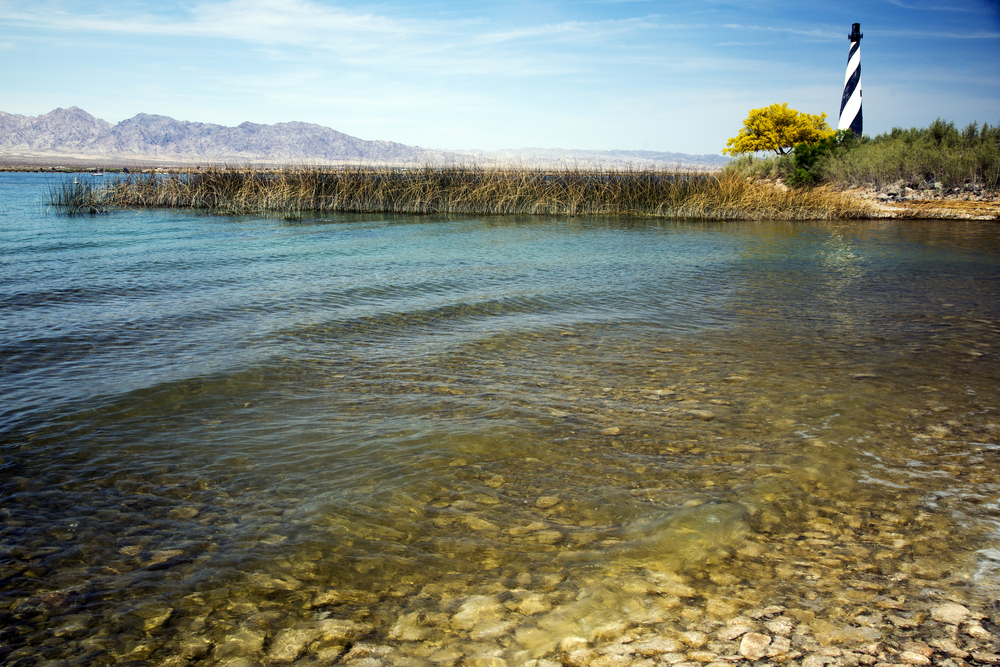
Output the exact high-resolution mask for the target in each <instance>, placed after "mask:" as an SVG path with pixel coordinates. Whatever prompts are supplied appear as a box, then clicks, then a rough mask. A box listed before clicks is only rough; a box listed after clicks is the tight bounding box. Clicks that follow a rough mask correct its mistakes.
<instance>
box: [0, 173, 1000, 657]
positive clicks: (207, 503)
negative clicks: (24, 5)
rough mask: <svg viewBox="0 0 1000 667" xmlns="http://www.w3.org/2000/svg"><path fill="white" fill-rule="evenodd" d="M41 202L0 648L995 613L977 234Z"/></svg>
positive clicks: (991, 238)
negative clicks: (907, 609)
mask: <svg viewBox="0 0 1000 667" xmlns="http://www.w3.org/2000/svg"><path fill="white" fill-rule="evenodd" d="M52 178H53V177H51V176H42V175H36V174H27V175H18V174H0V393H2V399H0V661H7V662H8V663H9V664H35V663H33V662H31V661H34V660H38V661H44V660H67V661H69V662H70V663H71V664H99V663H101V664H103V663H111V664H113V663H125V662H130V661H140V662H141V661H149V662H150V664H153V663H157V661H161V660H165V659H168V658H171V659H177V658H178V656H182V657H183V660H191V661H192V664H214V662H216V661H224V660H225V659H232V656H249V657H250V658H253V659H265V660H266V659H268V656H270V658H269V659H271V660H272V661H274V662H280V661H281V660H284V658H283V657H280V656H278V653H277V651H279V648H280V647H279V644H280V641H279V638H281V637H284V636H286V635H282V634H281V633H282V632H286V633H288V632H289V631H292V630H295V629H296V628H299V629H301V628H313V627H315V623H317V622H320V621H330V620H331V619H333V620H338V619H339V620H344V621H352V622H354V623H356V624H358V625H357V627H358V628H361V630H359V631H357V632H355V635H357V636H354V635H352V636H350V637H347V636H346V635H345V636H337V637H333V638H330V637H327V639H325V640H324V639H322V638H320V639H316V638H315V637H314V638H313V639H312V640H310V641H312V643H307V644H303V646H302V647H300V649H298V650H297V652H296V650H292V649H290V650H291V654H294V655H293V659H294V658H297V659H299V660H313V659H317V660H318V659H321V658H322V656H324V655H326V656H328V657H329V656H331V655H334V656H336V655H341V654H342V653H344V652H345V651H347V650H349V649H350V646H351V645H352V642H357V641H361V639H363V640H364V641H366V642H369V643H371V644H374V645H384V646H388V647H391V648H392V650H394V651H396V652H397V653H396V655H397V657H398V656H406V657H407V659H413V660H416V659H423V660H425V661H429V662H430V663H434V664H464V663H461V660H463V659H465V660H466V661H467V662H468V661H471V660H472V658H470V657H469V656H470V655H471V653H469V652H470V651H471V652H474V653H475V654H476V655H479V656H483V655H487V656H493V657H492V658H490V659H494V658H495V659H496V660H507V661H510V664H516V663H518V661H521V662H523V661H524V660H526V659H527V658H539V657H541V658H544V657H546V656H548V657H551V656H554V655H557V654H558V648H557V645H558V643H559V642H560V641H562V640H563V639H564V638H565V637H567V636H582V637H584V639H587V640H589V641H592V642H598V641H601V640H602V638H606V637H608V636H611V635H614V634H615V633H618V635H619V636H620V635H621V634H623V633H625V632H629V631H633V630H634V629H635V628H642V629H643V631H649V632H657V633H661V634H670V633H671V632H680V631H683V630H686V629H690V628H692V627H701V626H704V624H705V623H706V622H709V623H710V622H711V620H712V619H716V620H722V621H724V620H725V618H726V617H727V616H734V615H736V614H738V613H744V612H745V611H747V610H749V609H751V608H753V607H755V606H761V605H767V604H782V605H785V606H787V607H789V608H790V609H795V608H807V609H809V610H811V613H812V614H814V615H817V618H820V619H821V620H823V622H827V623H829V624H830V625H829V627H838V628H847V629H848V630H849V629H850V628H852V627H855V626H856V625H857V624H856V623H853V624H852V620H851V619H852V618H853V617H854V616H855V615H857V614H860V613H862V612H863V611H864V610H865V609H866V608H868V607H869V606H870V605H871V604H873V600H877V599H884V598H887V597H893V598H899V596H907V597H910V598H916V599H919V598H920V596H923V597H925V598H927V599H935V600H937V599H953V600H961V601H966V602H968V603H970V604H972V603H982V602H984V601H988V600H992V599H994V598H995V597H996V596H997V584H998V578H997V576H996V572H995V568H996V567H997V566H998V565H1000V551H998V550H997V549H998V546H1000V545H998V544H997V542H998V539H997V532H996V530H997V517H998V516H1000V504H998V499H1000V483H998V479H997V476H996V472H995V471H996V470H997V463H998V458H1000V444H998V442H1000V440H998V438H1000V417H998V416H997V409H998V408H1000V401H998V396H997V389H998V387H997V378H998V377H1000V363H998V358H997V354H998V349H1000V347H998V344H1000V235H998V233H997V232H998V228H997V227H996V225H995V224H992V223H980V222H968V223H966V222H945V221H906V222H891V221H882V222H871V223H829V224H803V223H794V224H792V223H782V222H772V223H760V224H734V223H715V224H702V223H676V222H662V221H656V220H646V219H623V218H593V219H562V218H519V217H516V218H515V217H493V218H490V217H484V218H466V217H448V216H426V217H399V216H371V215H367V216H361V215H353V216H348V215H344V216H327V217H322V218H320V217H317V218H311V219H306V220H303V221H301V222H295V223H290V222H285V221H280V220H274V219H259V218H251V217H244V218H227V217H210V216H203V215H197V214H190V213H183V212H180V213H179V212H163V211H139V212H120V213H115V214H112V215H107V216H100V217H66V216H62V215H58V214H57V213H56V212H55V211H53V210H48V209H47V208H46V204H45V200H46V193H47V186H48V184H49V183H51V182H52ZM525 601H527V602H525ZM480 603H482V605H485V606H484V607H483V610H480V611H481V612H482V613H481V617H480V616H477V615H476V614H479V613H480V612H479V611H476V609H478V607H476V605H477V604H480ZM497 604H499V605H500V606H499V607H498V606H497ZM470 605H471V606H470ZM490 605H493V607H490ZM254 624H256V625H254ZM309 624H313V625H309ZM699 624H701V626H699ZM823 627H827V626H823ZM247 628H257V630H254V632H258V635H259V638H260V641H257V639H252V638H251V639H246V636H244V635H238V633H239V632H242V631H247V632H249V630H246V629H247ZM608 628H611V630H608ZM241 629H242V630H241ZM316 632H319V631H316ZM845 632H847V631H846V630H845ZM234 633H236V634H234ZM609 633H610V634H609ZM251 634H252V633H251ZM348 634H350V633H348ZM258 635H254V636H255V637H257V636H258ZM848 635H849V633H848ZM247 636H249V635H247ZM317 636H318V635H317ZM845 636H847V635H845ZM234 637H237V639H234ZM238 637H243V639H238ZM359 637H360V638H361V639H359ZM192 642H193V643H192ZM199 642H201V643H199ZM324 642H325V643H324ZM470 647H472V648H470ZM323 651H327V653H325V654H324V653H323ZM291 654H289V655H291ZM463 656H464V658H463ZM279 658H280V659H279ZM401 660H402V658H400V659H399V660H398V661H397V662H400V661H401ZM19 661H20V662H19ZM39 664H40V663H39ZM400 664H402V662H400ZM414 664H416V663H414ZM469 664H472V662H469ZM492 664H500V663H492Z"/></svg>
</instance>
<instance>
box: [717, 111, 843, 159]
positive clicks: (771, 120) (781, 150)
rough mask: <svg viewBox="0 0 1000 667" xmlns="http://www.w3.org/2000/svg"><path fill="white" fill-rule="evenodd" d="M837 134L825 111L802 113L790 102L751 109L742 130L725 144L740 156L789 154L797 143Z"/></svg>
mask: <svg viewBox="0 0 1000 667" xmlns="http://www.w3.org/2000/svg"><path fill="white" fill-rule="evenodd" d="M833 135H834V132H833V130H831V129H830V126H829V125H827V124H826V114H825V113H824V114H820V115H818V116H817V115H815V114H809V113H800V112H798V111H796V110H795V109H789V108H788V103H787V102H783V103H781V104H772V105H771V106H769V107H763V108H761V109H751V110H750V114H749V115H748V116H747V119H746V120H745V121H743V129H741V130H740V133H739V134H738V135H736V136H735V137H733V138H732V139H730V140H729V141H728V142H727V143H726V147H725V148H723V149H722V152H723V153H729V154H730V155H739V154H740V153H755V152H757V151H774V152H775V153H777V154H778V155H786V154H787V153H788V151H790V150H791V149H792V147H793V146H794V145H795V144H815V143H817V142H819V141H822V140H823V139H826V138H827V137H832V136H833Z"/></svg>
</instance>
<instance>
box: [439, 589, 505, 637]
mask: <svg viewBox="0 0 1000 667" xmlns="http://www.w3.org/2000/svg"><path fill="white" fill-rule="evenodd" d="M502 613H503V605H501V604H500V600H498V599H497V598H496V597H494V596H492V595H472V596H470V597H468V598H466V600H465V602H463V603H462V606H461V607H459V609H458V612H457V613H456V614H455V615H454V616H452V618H451V625H452V627H454V628H455V629H457V630H471V629H472V628H474V627H475V626H476V625H478V624H479V623H481V622H483V621H485V620H491V619H493V620H495V619H499V617H500V615H501V614H502Z"/></svg>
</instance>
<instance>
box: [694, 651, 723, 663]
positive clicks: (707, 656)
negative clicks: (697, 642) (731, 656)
mask: <svg viewBox="0 0 1000 667" xmlns="http://www.w3.org/2000/svg"><path fill="white" fill-rule="evenodd" d="M687 657H688V660H693V661H694V662H700V663H708V662H715V660H716V658H718V657H719V656H718V654H716V653H712V652H711V651H688V654H687Z"/></svg>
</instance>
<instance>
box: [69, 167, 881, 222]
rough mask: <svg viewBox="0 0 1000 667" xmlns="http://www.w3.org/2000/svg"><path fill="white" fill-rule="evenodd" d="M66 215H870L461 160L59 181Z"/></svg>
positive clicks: (726, 190)
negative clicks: (172, 211) (175, 211)
mask: <svg viewBox="0 0 1000 667" xmlns="http://www.w3.org/2000/svg"><path fill="white" fill-rule="evenodd" d="M50 202H51V204H53V205H55V206H58V207H61V208H62V209H63V210H65V211H67V212H70V213H74V212H76V213H92V212H102V211H107V210H111V209H123V208H124V209H129V208H189V209H201V210H205V211H208V212H211V213H218V214H223V215H233V214H256V215H278V216H281V217H285V218H295V217H299V216H301V215H302V213H303V212H306V211H318V212H327V211H328V212H356V213H408V214H426V213H458V214H477V215H483V214H487V215H490V214H496V215H525V214H527V215H567V216H577V215H623V214H628V215H639V216H653V217H663V218H674V219H695V220H762V219H786V220H806V219H809V220H818V219H832V218H860V217H868V215H869V214H870V213H871V211H870V208H869V205H868V204H866V203H864V202H859V201H857V200H854V199H851V198H847V197H844V196H842V195H840V194H838V193H835V192H833V191H831V190H829V189H825V188H816V189H809V190H796V191H781V190H779V189H776V188H774V187H772V186H769V185H766V184H761V183H757V182H755V181H754V180H753V179H747V178H745V177H744V176H741V175H739V174H737V173H734V172H721V173H691V172H680V171H667V170H628V169H625V170H596V171H590V170H582V169H574V168H566V169H561V170H536V169H529V168H523V167H506V168H489V167H479V166H458V167H444V168H435V167H431V166H427V167H423V168H411V169H408V168H401V167H343V168H332V167H293V168H284V169H278V170H265V169H257V168H251V167H232V166H222V167H209V168H206V169H198V170H190V171H186V172H183V173H177V174H170V175H129V176H127V177H122V178H118V179H108V181H107V182H106V183H105V184H102V185H96V186H91V185H89V184H88V185H86V186H81V185H80V184H79V183H76V184H63V185H62V186H61V187H56V188H54V189H53V190H52V193H51V196H50Z"/></svg>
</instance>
